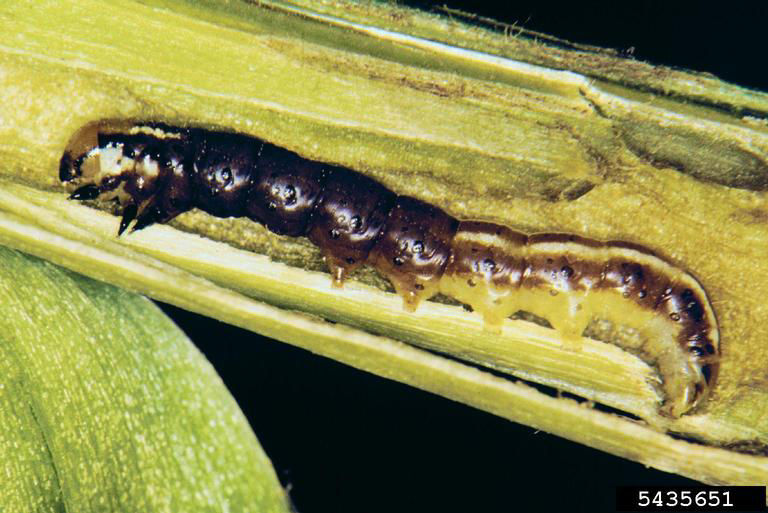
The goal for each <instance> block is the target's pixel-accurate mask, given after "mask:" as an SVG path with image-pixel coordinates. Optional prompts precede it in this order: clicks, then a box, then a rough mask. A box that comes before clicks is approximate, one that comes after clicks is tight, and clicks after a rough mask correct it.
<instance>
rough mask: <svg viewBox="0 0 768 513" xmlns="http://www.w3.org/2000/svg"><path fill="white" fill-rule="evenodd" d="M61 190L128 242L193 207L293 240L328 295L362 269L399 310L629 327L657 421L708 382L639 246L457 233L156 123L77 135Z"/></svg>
mask: <svg viewBox="0 0 768 513" xmlns="http://www.w3.org/2000/svg"><path fill="white" fill-rule="evenodd" d="M60 179H61V180H62V181H64V182H70V183H72V184H74V185H76V186H77V189H76V190H75V191H74V193H73V194H72V195H71V198H74V199H82V200H85V199H93V198H100V199H116V200H118V201H119V202H120V204H121V205H122V207H123V208H122V220H121V222H120V228H119V232H118V234H122V233H123V232H124V231H125V230H126V229H127V228H128V227H129V226H130V224H131V223H132V222H134V220H135V225H134V226H133V229H134V230H138V229H141V228H144V227H146V226H149V225H150V224H152V223H163V222H167V221H169V220H170V219H172V218H174V217H175V216H177V215H179V214H181V213H182V212H185V211H187V210H190V209H192V208H200V209H202V210H204V211H205V212H208V213H210V214H212V215H214V216H218V217H243V216H247V217H248V218H250V219H252V220H254V221H257V222H259V223H262V224H264V225H265V226H266V227H267V228H268V229H269V230H271V231H273V232H275V233H278V234H283V235H289V236H306V237H308V238H309V239H310V240H311V241H312V242H313V243H314V244H316V245H317V246H319V247H320V249H321V250H322V253H323V254H324V256H325V259H326V261H327V263H328V266H329V268H330V271H331V275H332V279H333V283H334V284H335V285H336V286H340V285H341V283H342V282H343V280H344V277H345V276H346V275H347V274H348V273H349V272H350V271H352V270H354V269H355V268H357V267H358V266H360V265H363V264H365V265H371V266H373V267H375V268H376V269H378V270H379V271H380V272H381V273H382V274H383V275H384V276H385V277H387V278H388V279H389V280H390V281H391V283H392V285H393V286H394V288H395V290H396V291H397V293H398V294H400V295H401V296H402V297H403V300H404V305H405V307H406V309H408V310H414V309H416V307H417V306H418V304H419V302H420V301H422V300H424V299H428V298H430V297H432V296H433V295H435V294H436V293H438V292H442V293H443V294H446V295H448V296H450V297H453V298H455V299H456V300H458V301H460V302H462V303H465V304H468V305H469V306H471V307H472V309H473V310H474V311H476V312H479V313H480V314H481V315H483V317H484V319H485V323H486V326H487V327H488V328H489V329H491V330H498V329H500V326H501V323H502V321H503V320H504V318H506V317H509V316H510V315H512V314H514V313H516V312H518V311H521V310H522V311H527V312H531V313H533V314H536V315H538V316H540V317H543V318H545V319H547V320H548V321H549V322H550V323H551V324H552V326H553V327H554V328H555V329H557V330H560V331H561V332H564V333H565V334H566V335H568V336H570V337H573V338H576V337H578V336H579V335H581V334H582V332H583V331H584V329H585V328H586V326H587V324H588V323H589V322H590V321H591V320H592V319H593V318H601V319H607V320H610V321H614V322H616V323H618V324H628V325H630V326H632V327H634V328H636V329H638V330H639V331H640V332H641V335H642V336H643V337H644V338H645V340H646V343H645V344H646V345H645V346H644V349H645V350H646V352H648V353H649V354H653V355H655V356H656V358H657V359H656V364H657V365H658V367H659V371H660V373H661V375H662V377H663V380H664V389H665V392H666V395H667V398H666V401H665V404H664V406H663V412H665V413H667V414H669V415H672V416H679V415H682V414H683V413H685V412H687V411H689V410H690V409H692V408H694V407H695V406H697V405H698V404H700V403H701V401H702V400H703V399H704V397H706V395H707V394H708V392H709V391H710V390H711V389H712V387H713V386H714V383H715V380H716V377H717V371H718V366H719V363H718V359H719V333H718V328H717V321H716V318H715V315H714V311H713V309H712V307H711V305H710V303H709V300H708V299H707V295H706V292H705V291H704V289H703V288H702V287H701V285H700V284H699V283H698V282H697V281H696V279H695V278H694V277H693V276H692V275H691V274H689V273H687V272H685V271H682V270H680V269H678V268H676V267H674V266H673V265H671V264H669V263H667V262H665V261H664V260H662V259H660V258H659V257H657V256H654V255H653V254H652V253H651V252H649V251H647V250H645V249H643V248H641V247H637V246H634V245H631V244H627V243H623V242H600V241H596V240H591V239H586V238H583V237H578V236H575V235H565V234H536V235H526V234H524V233H520V232H517V231H514V230H512V229H510V228H508V227H505V226H500V225H497V224H493V223H487V222H478V221H463V220H462V221H460V220H457V219H455V218H454V217H452V216H450V215H448V214H447V213H446V212H444V211H443V210H441V209H440V208H438V207H436V206H434V205H429V204H427V203H424V202H423V201H420V200H418V199H415V198H411V197H408V196H402V195H400V196H399V195H397V194H395V193H393V192H392V191H390V190H388V189H386V188H385V187H384V186H382V185H381V184H379V183H378V182H376V181H374V180H372V179H370V178H368V177H366V176H364V175H362V174H360V173H358V172H356V171H353V170H351V169H347V168H343V167H339V166H332V165H328V164H324V163H321V162H316V161H312V160H308V159H305V158H302V157H300V156H299V155H297V154H295V153H293V152H290V151H288V150H285V149H283V148H280V147H277V146H274V145H272V144H269V143H267V142H264V141H261V140H258V139H255V138H252V137H247V136H243V135H235V134H230V133H222V132H211V131H206V130H201V129H181V128H170V127H166V126H163V125H159V124H158V125H142V126H139V125H136V126H133V127H132V128H130V129H126V130H119V131H109V130H99V129H97V128H96V129H90V130H86V129H84V130H83V131H82V133H81V134H80V135H77V136H76V137H75V138H73V141H72V143H71V144H70V145H69V147H68V149H67V150H66V151H65V153H64V156H63V157H62V160H61V166H60Z"/></svg>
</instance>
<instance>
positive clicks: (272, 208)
mask: <svg viewBox="0 0 768 513" xmlns="http://www.w3.org/2000/svg"><path fill="white" fill-rule="evenodd" d="M267 208H268V209H269V210H272V211H275V210H277V203H275V202H274V201H270V202H269V204H268V205H267Z"/></svg>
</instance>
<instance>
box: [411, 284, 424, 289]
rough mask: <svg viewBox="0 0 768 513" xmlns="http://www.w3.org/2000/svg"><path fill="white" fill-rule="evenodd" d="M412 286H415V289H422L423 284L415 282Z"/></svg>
mask: <svg viewBox="0 0 768 513" xmlns="http://www.w3.org/2000/svg"><path fill="white" fill-rule="evenodd" d="M413 288H415V289H416V290H424V285H422V284H421V283H417V284H416V285H414V286H413Z"/></svg>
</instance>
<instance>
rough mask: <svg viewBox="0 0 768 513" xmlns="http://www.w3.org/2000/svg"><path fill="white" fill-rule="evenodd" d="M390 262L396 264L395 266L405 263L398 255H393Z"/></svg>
mask: <svg viewBox="0 0 768 513" xmlns="http://www.w3.org/2000/svg"><path fill="white" fill-rule="evenodd" d="M392 263H393V264H395V265H397V266H401V265H403V264H404V263H405V261H404V260H403V259H402V258H400V257H395V258H393V259H392Z"/></svg>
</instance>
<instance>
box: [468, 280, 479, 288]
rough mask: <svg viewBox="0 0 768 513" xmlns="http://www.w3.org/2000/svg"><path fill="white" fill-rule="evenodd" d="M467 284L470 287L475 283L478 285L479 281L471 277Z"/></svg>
mask: <svg viewBox="0 0 768 513" xmlns="http://www.w3.org/2000/svg"><path fill="white" fill-rule="evenodd" d="M467 285H469V286H470V287H474V286H475V285H477V283H475V280H472V279H470V280H467Z"/></svg>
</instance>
